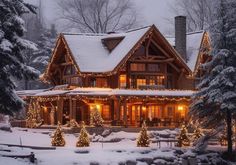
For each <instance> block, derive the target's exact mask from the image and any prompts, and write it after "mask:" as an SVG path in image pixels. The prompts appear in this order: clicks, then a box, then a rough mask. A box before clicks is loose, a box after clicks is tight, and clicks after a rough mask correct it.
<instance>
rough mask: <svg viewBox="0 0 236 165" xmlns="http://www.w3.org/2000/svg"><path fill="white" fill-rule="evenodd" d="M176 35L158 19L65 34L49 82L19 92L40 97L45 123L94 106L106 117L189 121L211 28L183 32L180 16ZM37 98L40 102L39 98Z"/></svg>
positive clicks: (107, 120)
mask: <svg viewBox="0 0 236 165" xmlns="http://www.w3.org/2000/svg"><path fill="white" fill-rule="evenodd" d="M175 26H176V27H175V33H176V35H175V37H164V36H163V35H162V34H161V33H160V32H159V30H158V29H157V28H156V26H155V25H152V26H147V27H143V28H139V29H134V30H130V31H127V32H122V33H116V32H110V33H107V34H68V33H61V34H60V35H59V37H58V39H57V42H56V46H55V49H54V51H53V54H52V57H51V59H50V61H49V64H48V66H47V68H46V70H45V72H44V73H43V75H41V80H42V81H44V82H47V83H50V84H51V85H52V86H54V87H53V88H52V89H47V90H35V91H18V94H19V95H20V96H25V98H26V100H28V103H29V104H32V103H37V105H38V106H37V109H36V107H35V109H36V110H38V111H39V113H40V115H41V117H42V118H43V120H44V124H47V125H54V124H56V123H57V122H58V121H60V122H61V123H63V124H65V123H66V122H67V121H68V120H70V119H75V120H76V121H77V122H81V121H85V122H86V123H87V124H89V122H90V114H91V111H93V110H94V109H95V108H97V109H98V111H99V112H100V113H101V116H102V118H103V119H104V124H107V125H113V126H140V123H141V122H142V121H143V120H146V121H147V124H148V125H149V126H156V127H162V126H168V127H177V126H178V125H179V124H180V123H181V122H183V121H186V120H188V115H187V114H188V110H189V104H190V97H191V95H192V94H193V93H194V91H195V86H196V83H197V82H198V80H199V78H200V77H201V75H202V74H203V73H202V71H201V69H200V68H199V66H200V64H201V63H204V62H206V61H207V60H209V59H210V58H209V55H208V54H209V51H210V40H209V35H208V33H207V32H204V31H200V32H193V33H186V17H183V16H178V17H176V18H175ZM34 105H35V104H34Z"/></svg>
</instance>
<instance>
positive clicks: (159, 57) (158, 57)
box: [148, 54, 166, 59]
mask: <svg viewBox="0 0 236 165" xmlns="http://www.w3.org/2000/svg"><path fill="white" fill-rule="evenodd" d="M148 56H154V57H155V58H157V59H166V57H164V56H159V55H154V54H148Z"/></svg>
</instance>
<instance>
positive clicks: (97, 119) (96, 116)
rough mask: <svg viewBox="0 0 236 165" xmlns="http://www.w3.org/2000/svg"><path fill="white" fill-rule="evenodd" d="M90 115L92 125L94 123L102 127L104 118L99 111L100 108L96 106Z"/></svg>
mask: <svg viewBox="0 0 236 165" xmlns="http://www.w3.org/2000/svg"><path fill="white" fill-rule="evenodd" d="M90 115H91V116H90V125H94V126H95V127H102V125H103V119H102V116H101V113H100V112H99V111H98V108H94V109H93V110H92V112H91V114H90Z"/></svg>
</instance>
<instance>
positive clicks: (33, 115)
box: [26, 101, 43, 128]
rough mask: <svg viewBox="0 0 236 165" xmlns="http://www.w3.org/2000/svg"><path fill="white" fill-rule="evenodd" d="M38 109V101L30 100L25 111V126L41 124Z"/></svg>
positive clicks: (30, 126) (34, 126)
mask: <svg viewBox="0 0 236 165" xmlns="http://www.w3.org/2000/svg"><path fill="white" fill-rule="evenodd" d="M39 111H40V105H39V103H38V102H37V101H31V102H30V104H29V109H28V112H27V118H26V127H29V128H37V127H40V126H41V125H42V124H43V120H42V119H41V116H40V114H39Z"/></svg>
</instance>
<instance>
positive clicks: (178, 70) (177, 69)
mask: <svg viewBox="0 0 236 165" xmlns="http://www.w3.org/2000/svg"><path fill="white" fill-rule="evenodd" d="M168 64H169V65H170V66H172V67H173V68H174V69H175V70H176V71H177V72H180V69H179V68H177V67H176V66H175V65H174V64H173V63H171V62H168Z"/></svg>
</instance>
